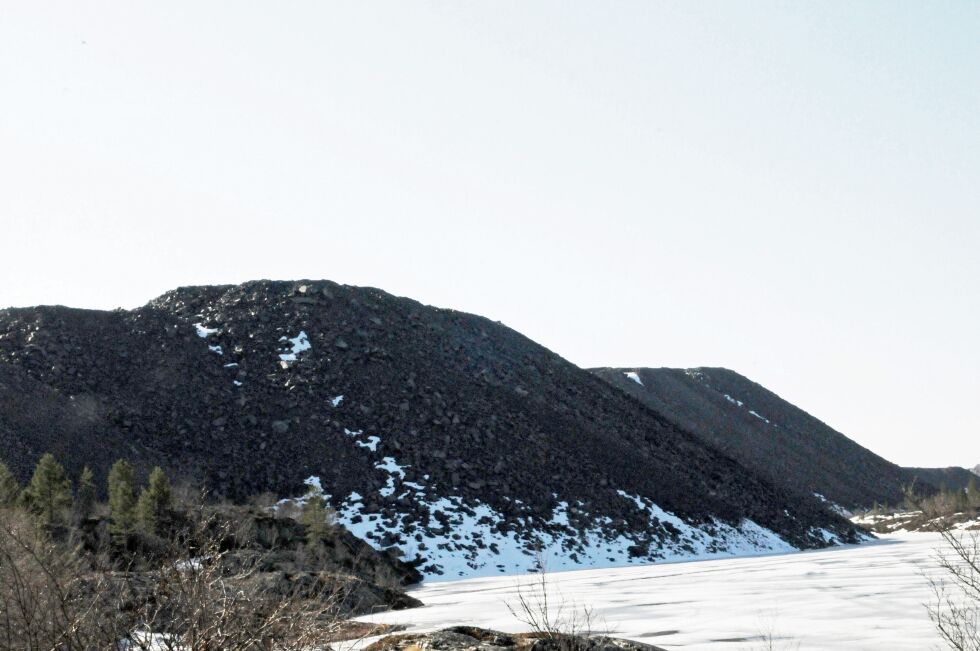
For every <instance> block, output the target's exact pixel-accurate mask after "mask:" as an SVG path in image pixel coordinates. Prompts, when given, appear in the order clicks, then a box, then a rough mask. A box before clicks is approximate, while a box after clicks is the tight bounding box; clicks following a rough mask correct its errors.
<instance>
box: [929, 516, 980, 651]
mask: <svg viewBox="0 0 980 651" xmlns="http://www.w3.org/2000/svg"><path fill="white" fill-rule="evenodd" d="M940 533H941V535H942V537H943V542H944V546H943V547H942V548H940V549H938V550H936V555H935V558H936V561H937V563H938V565H939V569H940V571H941V574H940V575H939V576H929V577H928V578H929V582H930V584H931V586H932V589H933V594H934V599H933V602H932V603H931V604H929V606H928V609H929V619H931V620H932V622H933V624H935V626H936V629H937V630H938V631H939V636H940V637H941V638H942V640H943V642H945V643H946V645H947V646H948V647H949V648H950V649H956V650H957V651H980V626H978V624H980V532H977V531H972V532H957V531H955V530H954V529H952V528H951V527H949V526H944V527H943V528H942V529H941V531H940Z"/></svg>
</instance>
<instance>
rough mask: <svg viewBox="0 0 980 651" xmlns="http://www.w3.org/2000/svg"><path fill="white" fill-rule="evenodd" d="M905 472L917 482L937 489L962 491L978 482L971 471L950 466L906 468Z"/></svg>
mask: <svg viewBox="0 0 980 651" xmlns="http://www.w3.org/2000/svg"><path fill="white" fill-rule="evenodd" d="M905 471H906V472H908V473H909V474H911V475H912V476H913V477H915V478H916V480H917V482H925V483H927V484H931V485H932V486H935V487H936V488H940V489H948V490H961V489H964V488H966V487H967V486H969V485H970V481H971V480H972V481H977V476H976V475H975V474H974V473H973V471H971V470H967V469H966V468H960V467H957V466H950V467H949V468H905Z"/></svg>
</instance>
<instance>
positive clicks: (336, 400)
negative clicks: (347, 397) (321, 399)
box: [330, 396, 344, 407]
mask: <svg viewBox="0 0 980 651" xmlns="http://www.w3.org/2000/svg"><path fill="white" fill-rule="evenodd" d="M343 401H344V396H334V397H333V398H331V399H330V404H331V405H333V406H334V407H339V406H340V403H342V402H343Z"/></svg>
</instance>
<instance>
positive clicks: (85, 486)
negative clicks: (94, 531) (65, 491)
mask: <svg viewBox="0 0 980 651" xmlns="http://www.w3.org/2000/svg"><path fill="white" fill-rule="evenodd" d="M93 513H95V476H94V475H93V474H92V469H91V468H89V467H88V466H85V467H84V468H82V474H81V476H80V477H79V478H78V490H77V491H76V493H75V517H76V518H78V520H84V519H86V518H90V517H92V514H93Z"/></svg>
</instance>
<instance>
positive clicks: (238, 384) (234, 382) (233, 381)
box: [231, 380, 244, 387]
mask: <svg viewBox="0 0 980 651" xmlns="http://www.w3.org/2000/svg"><path fill="white" fill-rule="evenodd" d="M231 383H232V384H234V385H235V386H236V387H240V386H243V385H244V382H241V381H239V380H232V381H231Z"/></svg>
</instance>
